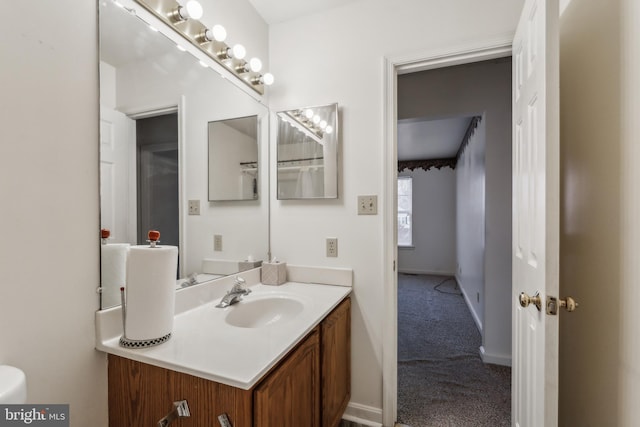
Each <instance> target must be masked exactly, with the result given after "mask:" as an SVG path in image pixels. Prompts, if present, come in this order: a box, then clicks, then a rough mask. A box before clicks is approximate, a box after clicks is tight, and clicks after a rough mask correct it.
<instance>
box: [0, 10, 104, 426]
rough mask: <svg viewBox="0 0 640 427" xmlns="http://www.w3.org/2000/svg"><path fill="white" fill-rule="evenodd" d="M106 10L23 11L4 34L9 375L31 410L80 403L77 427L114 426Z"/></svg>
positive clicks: (3, 352)
mask: <svg viewBox="0 0 640 427" xmlns="http://www.w3.org/2000/svg"><path fill="white" fill-rule="evenodd" d="M96 5H97V3H96V2H78V1H69V0H62V1H59V2H56V3H55V4H53V3H51V4H49V3H42V2H40V1H21V2H18V3H16V4H14V5H12V10H13V13H16V16H22V17H28V18H26V19H24V20H23V19H9V20H7V21H6V22H5V23H4V24H3V25H2V26H1V28H0V39H2V43H0V60H1V62H2V83H1V84H2V97H0V109H1V111H2V114H1V115H0V117H1V119H0V121H1V122H2V129H3V135H2V142H1V143H0V194H1V198H2V200H3V202H2V208H1V209H0V228H1V231H0V235H2V241H3V244H2V248H1V249H0V260H1V261H0V277H2V279H0V364H10V365H15V366H17V367H19V368H21V369H23V370H24V371H25V373H26V375H27V387H28V393H29V397H28V398H29V402H31V403H69V404H70V405H71V420H72V423H73V425H74V426H76V425H77V426H82V425H93V426H106V425H107V388H106V383H107V377H106V372H107V371H106V358H105V356H104V355H103V354H101V353H98V352H97V351H95V350H94V312H95V310H97V309H98V295H97V294H96V292H95V290H96V288H97V287H98V282H99V270H98V265H99V243H98V242H99V239H98V236H99V234H98V231H99V222H98V215H99V208H98V56H97V52H96V34H97V29H96ZM70 10H73V13H69V11H70ZM61 23H64V25H61Z"/></svg>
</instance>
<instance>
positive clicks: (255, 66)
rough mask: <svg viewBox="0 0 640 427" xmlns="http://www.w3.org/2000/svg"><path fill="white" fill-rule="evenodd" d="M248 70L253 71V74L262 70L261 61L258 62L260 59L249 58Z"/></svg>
mask: <svg viewBox="0 0 640 427" xmlns="http://www.w3.org/2000/svg"><path fill="white" fill-rule="evenodd" d="M249 68H251V71H253V72H254V73H257V72H258V71H260V70H262V61H260V59H258V58H251V59H250V60H249Z"/></svg>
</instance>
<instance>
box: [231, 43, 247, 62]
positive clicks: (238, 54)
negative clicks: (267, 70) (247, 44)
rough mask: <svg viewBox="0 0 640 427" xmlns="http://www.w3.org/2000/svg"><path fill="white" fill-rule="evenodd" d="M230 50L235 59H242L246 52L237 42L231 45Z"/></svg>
mask: <svg viewBox="0 0 640 427" xmlns="http://www.w3.org/2000/svg"><path fill="white" fill-rule="evenodd" d="M232 52H233V57H234V58H236V59H243V58H244V57H245V55H246V54H247V50H246V49H245V48H244V46H242V45H241V44H237V45H235V46H233V49H232Z"/></svg>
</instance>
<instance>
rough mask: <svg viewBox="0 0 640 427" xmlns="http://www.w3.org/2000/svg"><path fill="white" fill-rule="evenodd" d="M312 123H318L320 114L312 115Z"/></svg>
mask: <svg viewBox="0 0 640 427" xmlns="http://www.w3.org/2000/svg"><path fill="white" fill-rule="evenodd" d="M313 123H315V124H318V123H320V116H319V115H317V114H316V115H315V116H313Z"/></svg>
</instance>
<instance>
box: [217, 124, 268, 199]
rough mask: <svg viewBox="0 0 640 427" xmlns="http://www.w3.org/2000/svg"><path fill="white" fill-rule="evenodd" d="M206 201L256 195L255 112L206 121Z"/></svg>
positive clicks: (256, 149) (256, 146)
mask: <svg viewBox="0 0 640 427" xmlns="http://www.w3.org/2000/svg"><path fill="white" fill-rule="evenodd" d="M208 132H209V133H208V138H209V201H211V202H221V201H234V200H257V199H258V178H259V173H258V172H259V170H258V132H259V130H258V116H249V117H238V118H233V119H226V120H218V121H215V122H209V125H208Z"/></svg>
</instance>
